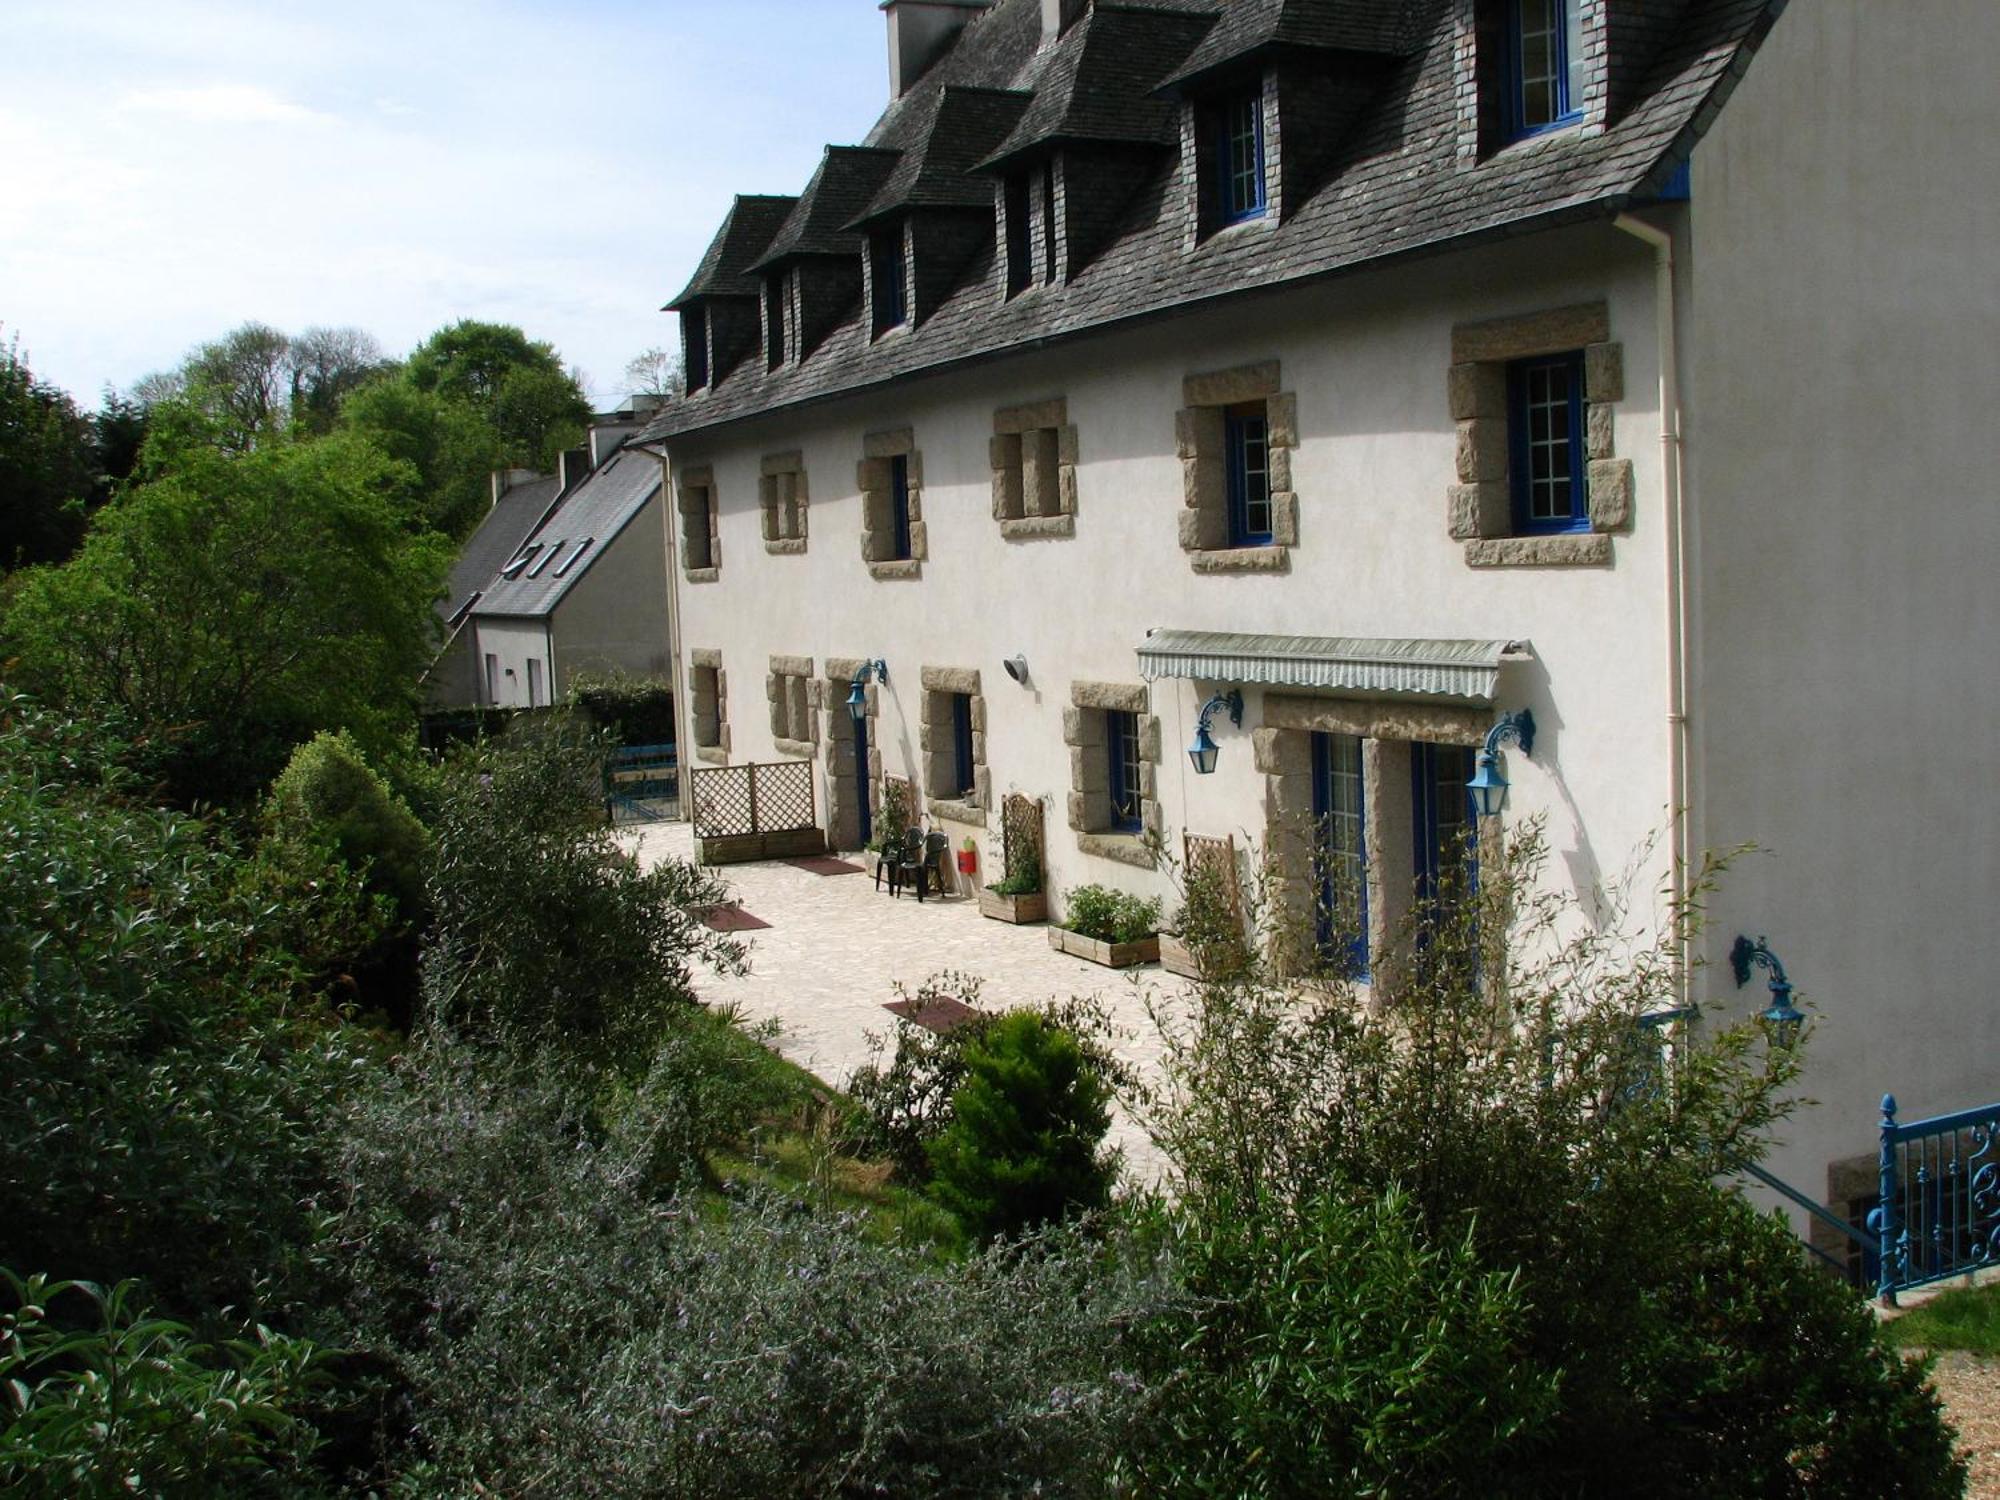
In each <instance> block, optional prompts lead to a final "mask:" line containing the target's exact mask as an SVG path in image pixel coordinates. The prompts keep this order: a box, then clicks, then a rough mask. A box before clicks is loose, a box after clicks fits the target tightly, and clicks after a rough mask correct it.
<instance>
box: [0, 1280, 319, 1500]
mask: <svg viewBox="0 0 2000 1500" xmlns="http://www.w3.org/2000/svg"><path fill="white" fill-rule="evenodd" d="M0 1279H4V1282H5V1291H6V1292H7V1294H8V1300H9V1302H10V1303H11V1304H12V1306H11V1307H9V1308H8V1309H7V1310H6V1311H5V1312H0V1384H4V1388H5V1390H6V1393H7V1400H6V1404H5V1408H4V1409H5V1412H6V1416H7V1418H8V1423H7V1426H6V1427H5V1428H4V1430H0V1484H4V1485H5V1487H6V1489H7V1491H8V1493H9V1494H14V1495H20V1496H23V1497H24V1500H32V1497H42V1496H46V1497H48V1500H70V1497H73V1496H112V1495H130V1494H144V1495H163V1496H189V1497H198V1496H206V1495H217V1494H224V1493H227V1494H231V1495H289V1496H303V1495H307V1494H318V1493H320V1492H321V1491H320V1489H319V1487H318V1485H317V1484H316V1483H314V1482H313V1480H312V1475H311V1473H310V1470H309V1468H308V1460H309V1459H310V1457H311V1455H312V1452H313V1450H314V1448H315V1447H317V1446H318V1435H317V1434H316V1433H315V1432H314V1430H313V1428H312V1425H311V1424H310V1422H308V1421H307V1420H306V1419H305V1418H304V1417H303V1416H302V1415H301V1410H300V1409H301V1407H302V1406H304V1405H306V1404H308V1403H309V1402H310V1400H311V1399H312V1397H313V1395H314V1394H315V1393H316V1392H317V1391H318V1390H319V1389H321V1388H322V1387H323V1386H324V1385H325V1383H326V1376H325V1373H324V1371H323V1369H322V1365H323V1356H322V1355H321V1354H320V1353H319V1352H318V1351H317V1350H315V1349H314V1348H313V1347H312V1345H311V1344H309V1343H306V1342H304V1341H302V1340H298V1339H291V1338H286V1337H284V1336H282V1335H280V1334H275V1333H272V1332H271V1331H270V1330H269V1329H268V1328H262V1327H258V1328H254V1329H251V1330H248V1331H246V1334H245V1336H243V1337H240V1338H236V1339H231V1340H229V1341H228V1342H227V1343H226V1344H225V1345H224V1346H223V1347H222V1348H221V1349H214V1348H210V1347H207V1346H204V1345H202V1344H200V1343H197V1342H196V1341H195V1337H194V1334H193V1332H192V1330H190V1329H189V1328H187V1327H186V1326H185V1325H183V1324H180V1323H175V1322H171V1321H168V1320H166V1319H164V1318H155V1317H150V1316H148V1315H147V1314H146V1313H145V1312H144V1311H142V1310H139V1309H137V1308H136V1307H135V1305H134V1304H135V1300H136V1297H137V1289H136V1287H135V1285H134V1283H132V1282H129V1281H127V1282H121V1283H119V1284H118V1285H117V1286H115V1287H113V1288H112V1289H111V1290H110V1291H109V1292H106V1291H104V1290H102V1289H101V1288H99V1287H97V1286H94V1285H92V1284H90V1283H89V1282H77V1281H57V1282H51V1281H49V1280H48V1279H47V1278H46V1277H44V1276H31V1277H29V1278H28V1279H27V1280H26V1281H23V1280H21V1279H20V1278H19V1277H17V1276H15V1275H14V1274H13V1273H12V1272H11V1271H6V1270H0ZM58 1299H60V1300H61V1301H62V1302H64V1303H66V1304H76V1303H84V1304H86V1305H87V1306H88V1309H89V1311H90V1313H91V1315H92V1316H91V1317H90V1320H89V1322H88V1323H87V1324H86V1325H85V1326H83V1327H81V1328H76V1329H70V1328H68V1327H66V1326H65V1325H64V1324H63V1323H62V1322H61V1321H59V1319H58V1318H57V1317H56V1316H55V1315H53V1305H54V1304H55V1303H56V1302H57V1301H58Z"/></svg>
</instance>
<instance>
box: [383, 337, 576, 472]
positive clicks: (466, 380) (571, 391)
mask: <svg viewBox="0 0 2000 1500" xmlns="http://www.w3.org/2000/svg"><path fill="white" fill-rule="evenodd" d="M404 370H405V373H406V375H407V376H408V378H409V381H410V383H411V384H412V385H413V386H415V387H416V388H417V389H418V390H420V391H435V392H436V393H438V394H439V395H441V396H445V397H447V398H449V399H452V400H456V401H462V402H465V403H466V404H467V405H469V406H471V407H472V408H473V409H474V410H475V411H477V412H479V413H480V414H481V415H482V416H484V417H485V418H486V420H487V421H488V422H489V423H491V424H492V426H493V428H494V430H495V431H497V432H498V433H499V434H500V437H501V440H502V442H503V444H504V445H505V454H506V458H507V461H508V462H510V463H514V464H520V465H523V466H526V467H532V468H538V469H550V468H553V467H554V466H555V462H556V459H557V457H558V455H560V454H561V453H562V452H563V450H564V449H566V448H572V447H574V446H575V445H576V444H577V443H578V442H579V441H581V440H582V437H583V432H584V428H585V426H586V425H587V424H588V423H589V421H590V403H589V402H588V401H586V400H585V399H584V395H583V389H582V387H581V386H580V385H579V384H578V383H577V381H576V379H575V377H574V376H573V375H571V374H570V373H569V372H567V371H565V370H564V369H563V367H562V362H561V361H560V360H559V359H558V358H557V357H556V351H555V349H554V348H553V347H551V346H550V345H548V344H545V343H542V342H540V341H538V340H532V339H530V338H529V337H528V336H527V335H526V334H525V333H523V332H522V331H521V330H520V329H518V328H515V327H513V326H511V325H509V324H504V323H481V322H477V321H475V320H473V319H470V318H466V319H462V320H460V321H459V322H457V323H454V324H452V325H451V326H450V327H449V328H441V329H439V330H438V331H437V332H436V333H434V334H432V335H431V336H430V337H429V338H428V339H426V340H424V342H423V343H421V344H419V345H418V346H417V348H416V349H415V351H414V352H412V353H411V355H410V358H409V360H408V362H407V363H406V364H405V366H404Z"/></svg>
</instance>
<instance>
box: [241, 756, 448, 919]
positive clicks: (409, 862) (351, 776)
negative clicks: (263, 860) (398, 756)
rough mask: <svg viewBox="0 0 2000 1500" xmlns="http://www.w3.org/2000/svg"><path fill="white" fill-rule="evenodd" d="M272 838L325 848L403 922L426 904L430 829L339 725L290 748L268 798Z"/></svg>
mask: <svg viewBox="0 0 2000 1500" xmlns="http://www.w3.org/2000/svg"><path fill="white" fill-rule="evenodd" d="M264 827H265V830H266V841H267V843H276V844H279V845H286V846H290V847H292V848H295V849H302V850H303V849H315V850H317V849H323V850H326V851H328V852H330V853H331V854H332V855H333V856H334V857H335V858H337V859H339V860H340V862H341V863H342V864H344V865H346V866H347V867H348V868H349V869H350V870H353V871H355V872H356V873H357V874H360V875H363V876H364V877H365V878H366V881H367V884H368V887H369V888H370V889H371V890H378V891H381V892H383V893H384V894H386V895H387V896H389V897H390V899H391V900H393V901H394V902H395V904H396V909H397V913H398V915H399V916H400V917H401V918H402V920H403V921H404V922H405V923H409V922H414V921H416V920H417V919H418V918H419V917H420V916H421V915H422V913H423V909H424V880H425V874H426V867H427V865H428V863H429V859H430V835H429V834H428V833H426V832H425V830H424V825H423V824H421V823H419V822H418V821H417V819H416V815H415V814H414V813H412V812H411V811H410V809H409V808H408V806H407V805H405V804H404V802H403V800H402V798H400V797H398V796H397V795H396V794H395V793H394V792H393V791H391V790H390V788H389V783H388V782H386V781H384V780H383V779H382V778H381V777H380V776H378V775H377V774H376V773H375V772H374V771H373V770H372V769H371V768H370V767H369V765H368V761H367V759H366V758H365V757H364V756H363V755H362V753H361V747H360V746H359V745H357V744H355V743H354V740H353V739H352V737H351V736H349V735H348V734H347V733H345V732H344V731H341V730H331V731H322V732H321V733H319V734H317V735H315V736H313V738H312V739H311V740H309V741H307V742H306V743H305V744H303V745H301V746H299V748H298V749H297V750H295V751H293V752H292V758H291V760H290V761H288V762H287V763H286V765H285V769H284V770H283V772H281V773H280V774H279V776H278V779H277V780H276V781H275V782H273V783H272V785H271V791H270V794H269V796H268V797H267V798H266V799H265V802H264Z"/></svg>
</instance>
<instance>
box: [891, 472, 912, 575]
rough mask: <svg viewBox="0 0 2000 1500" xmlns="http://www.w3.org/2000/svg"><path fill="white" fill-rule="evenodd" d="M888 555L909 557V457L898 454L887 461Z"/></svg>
mask: <svg viewBox="0 0 2000 1500" xmlns="http://www.w3.org/2000/svg"><path fill="white" fill-rule="evenodd" d="M889 532H890V537H889V555H890V557H891V558H905V557H908V556H909V555H910V456H909V455H908V454H907V453H898V454H897V455H896V456H895V457H893V458H891V459H890V460H889Z"/></svg>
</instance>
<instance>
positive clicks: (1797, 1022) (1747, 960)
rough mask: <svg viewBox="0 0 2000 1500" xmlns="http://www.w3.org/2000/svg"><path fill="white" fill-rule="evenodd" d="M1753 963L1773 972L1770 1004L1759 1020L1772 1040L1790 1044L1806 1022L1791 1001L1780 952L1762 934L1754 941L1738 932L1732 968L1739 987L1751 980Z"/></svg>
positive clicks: (1731, 949)
mask: <svg viewBox="0 0 2000 1500" xmlns="http://www.w3.org/2000/svg"><path fill="white" fill-rule="evenodd" d="M1753 964H1754V965H1756V966H1757V967H1758V968H1761V969H1765V970H1767V971H1768V972H1769V973H1770V975H1771V1003H1770V1004H1769V1005H1767V1006H1765V1007H1764V1009H1763V1010H1762V1011H1760V1012H1759V1013H1758V1016H1757V1019H1758V1021H1759V1022H1760V1023H1761V1024H1762V1025H1763V1027H1764V1030H1765V1032H1766V1034H1767V1035H1769V1036H1770V1038H1771V1040H1772V1042H1773V1043H1775V1044H1776V1045H1777V1046H1780V1047H1789V1046H1791V1045H1792V1044H1793V1043H1794V1042H1796V1041H1797V1040H1798V1039H1799V1031H1800V1030H1801V1029H1802V1028H1803V1027H1804V1026H1805V1024H1806V1018H1805V1013H1804V1012H1803V1011H1801V1010H1800V1009H1799V1008H1798V1007H1797V1006H1795V1005H1793V1004H1792V982H1791V980H1789V979H1787V978H1786V977H1785V966H1784V965H1783V964H1781V963H1779V962H1778V955H1777V954H1775V953H1773V952H1772V951H1771V945H1770V944H1769V943H1768V942H1766V941H1765V940H1764V939H1763V938H1761V937H1760V938H1758V939H1757V941H1756V942H1754V943H1753V942H1751V941H1750V939H1748V938H1747V937H1745V936H1743V934H1742V933H1740V932H1739V933H1738V934H1737V935H1736V941H1735V942H1734V943H1733V944H1731V945H1730V949H1729V967H1730V970H1731V971H1732V972H1733V973H1734V974H1735V975H1736V987H1737V988H1738V989H1739V990H1740V989H1742V988H1743V986H1744V985H1746V984H1748V983H1749V982H1750V968H1751V966H1752V965H1753Z"/></svg>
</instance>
